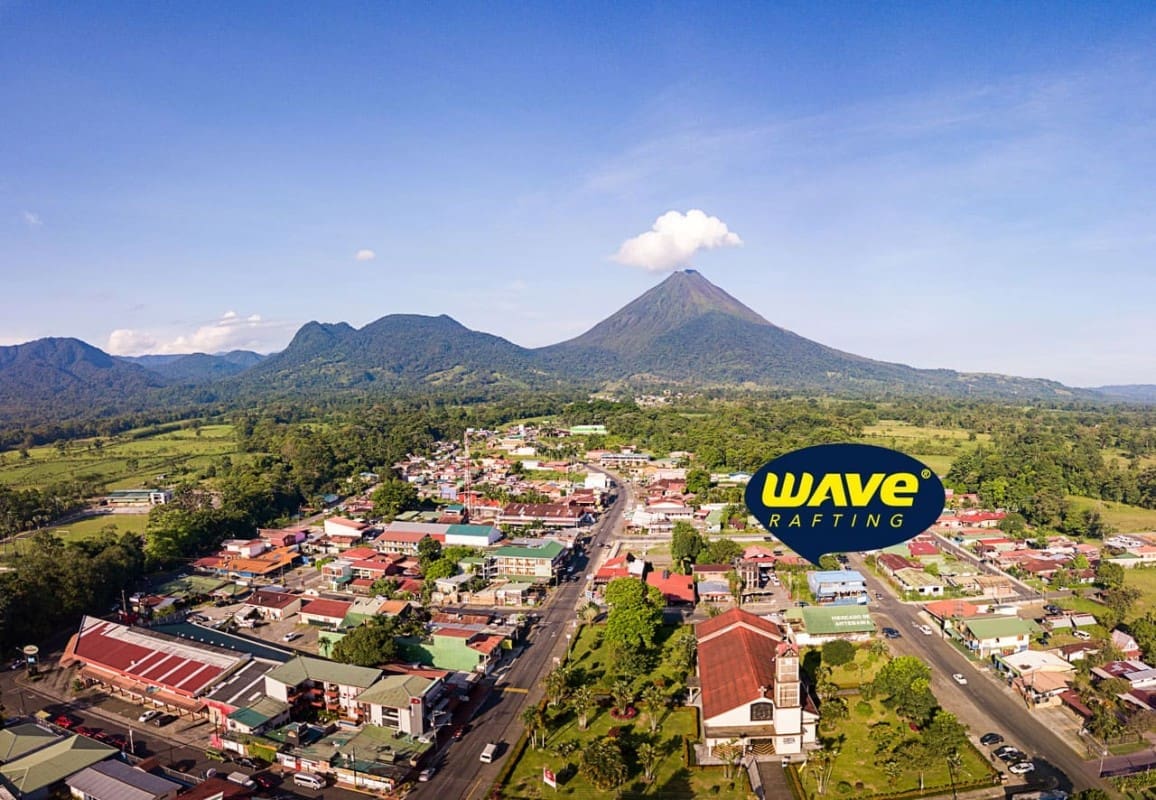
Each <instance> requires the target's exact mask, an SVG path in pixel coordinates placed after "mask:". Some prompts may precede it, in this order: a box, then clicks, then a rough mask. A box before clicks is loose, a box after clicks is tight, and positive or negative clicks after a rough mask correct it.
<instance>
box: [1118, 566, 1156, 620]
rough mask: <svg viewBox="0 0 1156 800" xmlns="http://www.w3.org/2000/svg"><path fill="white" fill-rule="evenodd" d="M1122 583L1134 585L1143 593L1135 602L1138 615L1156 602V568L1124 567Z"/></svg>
mask: <svg viewBox="0 0 1156 800" xmlns="http://www.w3.org/2000/svg"><path fill="white" fill-rule="evenodd" d="M1124 585H1126V586H1134V587H1136V588H1137V589H1139V590H1140V591H1141V592H1143V593H1144V598H1143V599H1142V600H1141V601H1140V602H1139V603H1137V604H1136V605H1137V606H1138V608H1137V611H1138V612H1139V614H1137V615H1138V616H1139V615H1142V613H1143V612H1144V611H1148V610H1149V609H1151V608H1152V607H1153V605H1154V604H1156V569H1153V568H1151V567H1133V568H1132V569H1126V570H1124Z"/></svg>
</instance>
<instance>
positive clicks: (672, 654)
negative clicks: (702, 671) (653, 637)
mask: <svg viewBox="0 0 1156 800" xmlns="http://www.w3.org/2000/svg"><path fill="white" fill-rule="evenodd" d="M666 647H667V652H668V653H669V658H670V661H671V663H673V664H674V665H675V667H676V668H677V669H678V670H679V671H681V672H690V671H691V670H692V669H694V656H695V652H696V651H697V650H698V640H697V639H696V638H695V635H694V629H693V628H690V627H682V628H679V629H678V630H677V631H676V632H675V634H674V635H673V636H671V637H670V639H668V640H667V643H666Z"/></svg>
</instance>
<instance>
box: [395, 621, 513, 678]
mask: <svg viewBox="0 0 1156 800" xmlns="http://www.w3.org/2000/svg"><path fill="white" fill-rule="evenodd" d="M398 644H399V645H400V646H401V650H402V653H403V654H404V657H405V659H406V660H407V661H414V662H417V663H419V664H425V665H427V666H432V667H437V668H438V669H448V670H454V671H456V672H466V673H473V672H477V673H480V674H482V675H488V674H489V673H490V671H491V670H492V669H493V668H494V667H495V666H496V665H497V663H498V661H499V660H500V659H501V655H502V650H503V649H505V648H508V647H509V645H510V641H509V638H508V637H507V636H506V635H505V634H504V633H502V632H498V631H495V630H493V629H491V628H490V627H488V626H485V625H470V624H464V623H463V624H437V625H435V626H434V627H433V629H432V630H431V631H430V632H429V633H428V634H426V636H425V637H423V638H422V639H400V640H399V641H398Z"/></svg>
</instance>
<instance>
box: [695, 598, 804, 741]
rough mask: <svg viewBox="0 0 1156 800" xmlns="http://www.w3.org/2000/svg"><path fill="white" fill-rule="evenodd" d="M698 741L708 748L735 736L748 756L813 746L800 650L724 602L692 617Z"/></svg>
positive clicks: (757, 619) (779, 633)
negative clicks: (720, 609)
mask: <svg viewBox="0 0 1156 800" xmlns="http://www.w3.org/2000/svg"><path fill="white" fill-rule="evenodd" d="M695 637H696V639H697V640H698V678H699V687H700V688H699V690H698V692H696V693H695V694H694V696H693V699H692V701H693V704H694V705H697V706H698V707H699V709H700V711H701V714H700V717H701V720H702V741H703V743H704V745H705V747H706V749H707V751H708V752H710V753H711V754H712V755H715V756H716V757H717V756H718V753H717V752H716V748H718V747H719V746H720V745H726V744H728V743H730V742H736V743H737V744H738V746H739V747H740V748H742V752H743V753H749V754H752V755H754V757H755V758H782V757H792V756H799V755H802V754H803V753H804V752H805V751H808V750H811V749H813V748H814V747H815V746H816V731H815V729H816V726H817V725H818V721H819V715H818V712H817V711H816V710H815V708H814V706H813V705H812V704H811V701H810V698H809V695H808V693H807V692H806V691H805V687H804V686H803V683H802V679H801V677H800V673H799V651H798V649H797V648H796V647H795V645H793V644H792V643H790V642H789V641H787V639H786V635H785V632H784V631H783V630H782V628H780V627H779V626H778V625H775V624H774V623H772V622H768V621H767V620H765V619H762V618H761V617H757V616H755V615H754V614H750V613H748V612H746V611H743V610H741V609H737V608H735V609H731V610H729V611H726V612H724V613H722V614H720V615H719V616H717V617H715V618H714V619H708V620H706V621H705V622H700V623H698V624H697V625H695Z"/></svg>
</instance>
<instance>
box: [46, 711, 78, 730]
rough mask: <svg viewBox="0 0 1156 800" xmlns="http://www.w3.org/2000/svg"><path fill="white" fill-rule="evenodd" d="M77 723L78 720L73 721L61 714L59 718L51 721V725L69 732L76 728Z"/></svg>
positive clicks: (71, 718)
mask: <svg viewBox="0 0 1156 800" xmlns="http://www.w3.org/2000/svg"><path fill="white" fill-rule="evenodd" d="M77 723H78V720H76V719H74V718H73V717H70V716H68V715H67V714H61V715H60V716H58V717H55V718H54V719H53V720H52V724H53V725H56V726H57V727H60V728H64V729H65V730H69V729H71V728H74V727H76V725H77Z"/></svg>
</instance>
